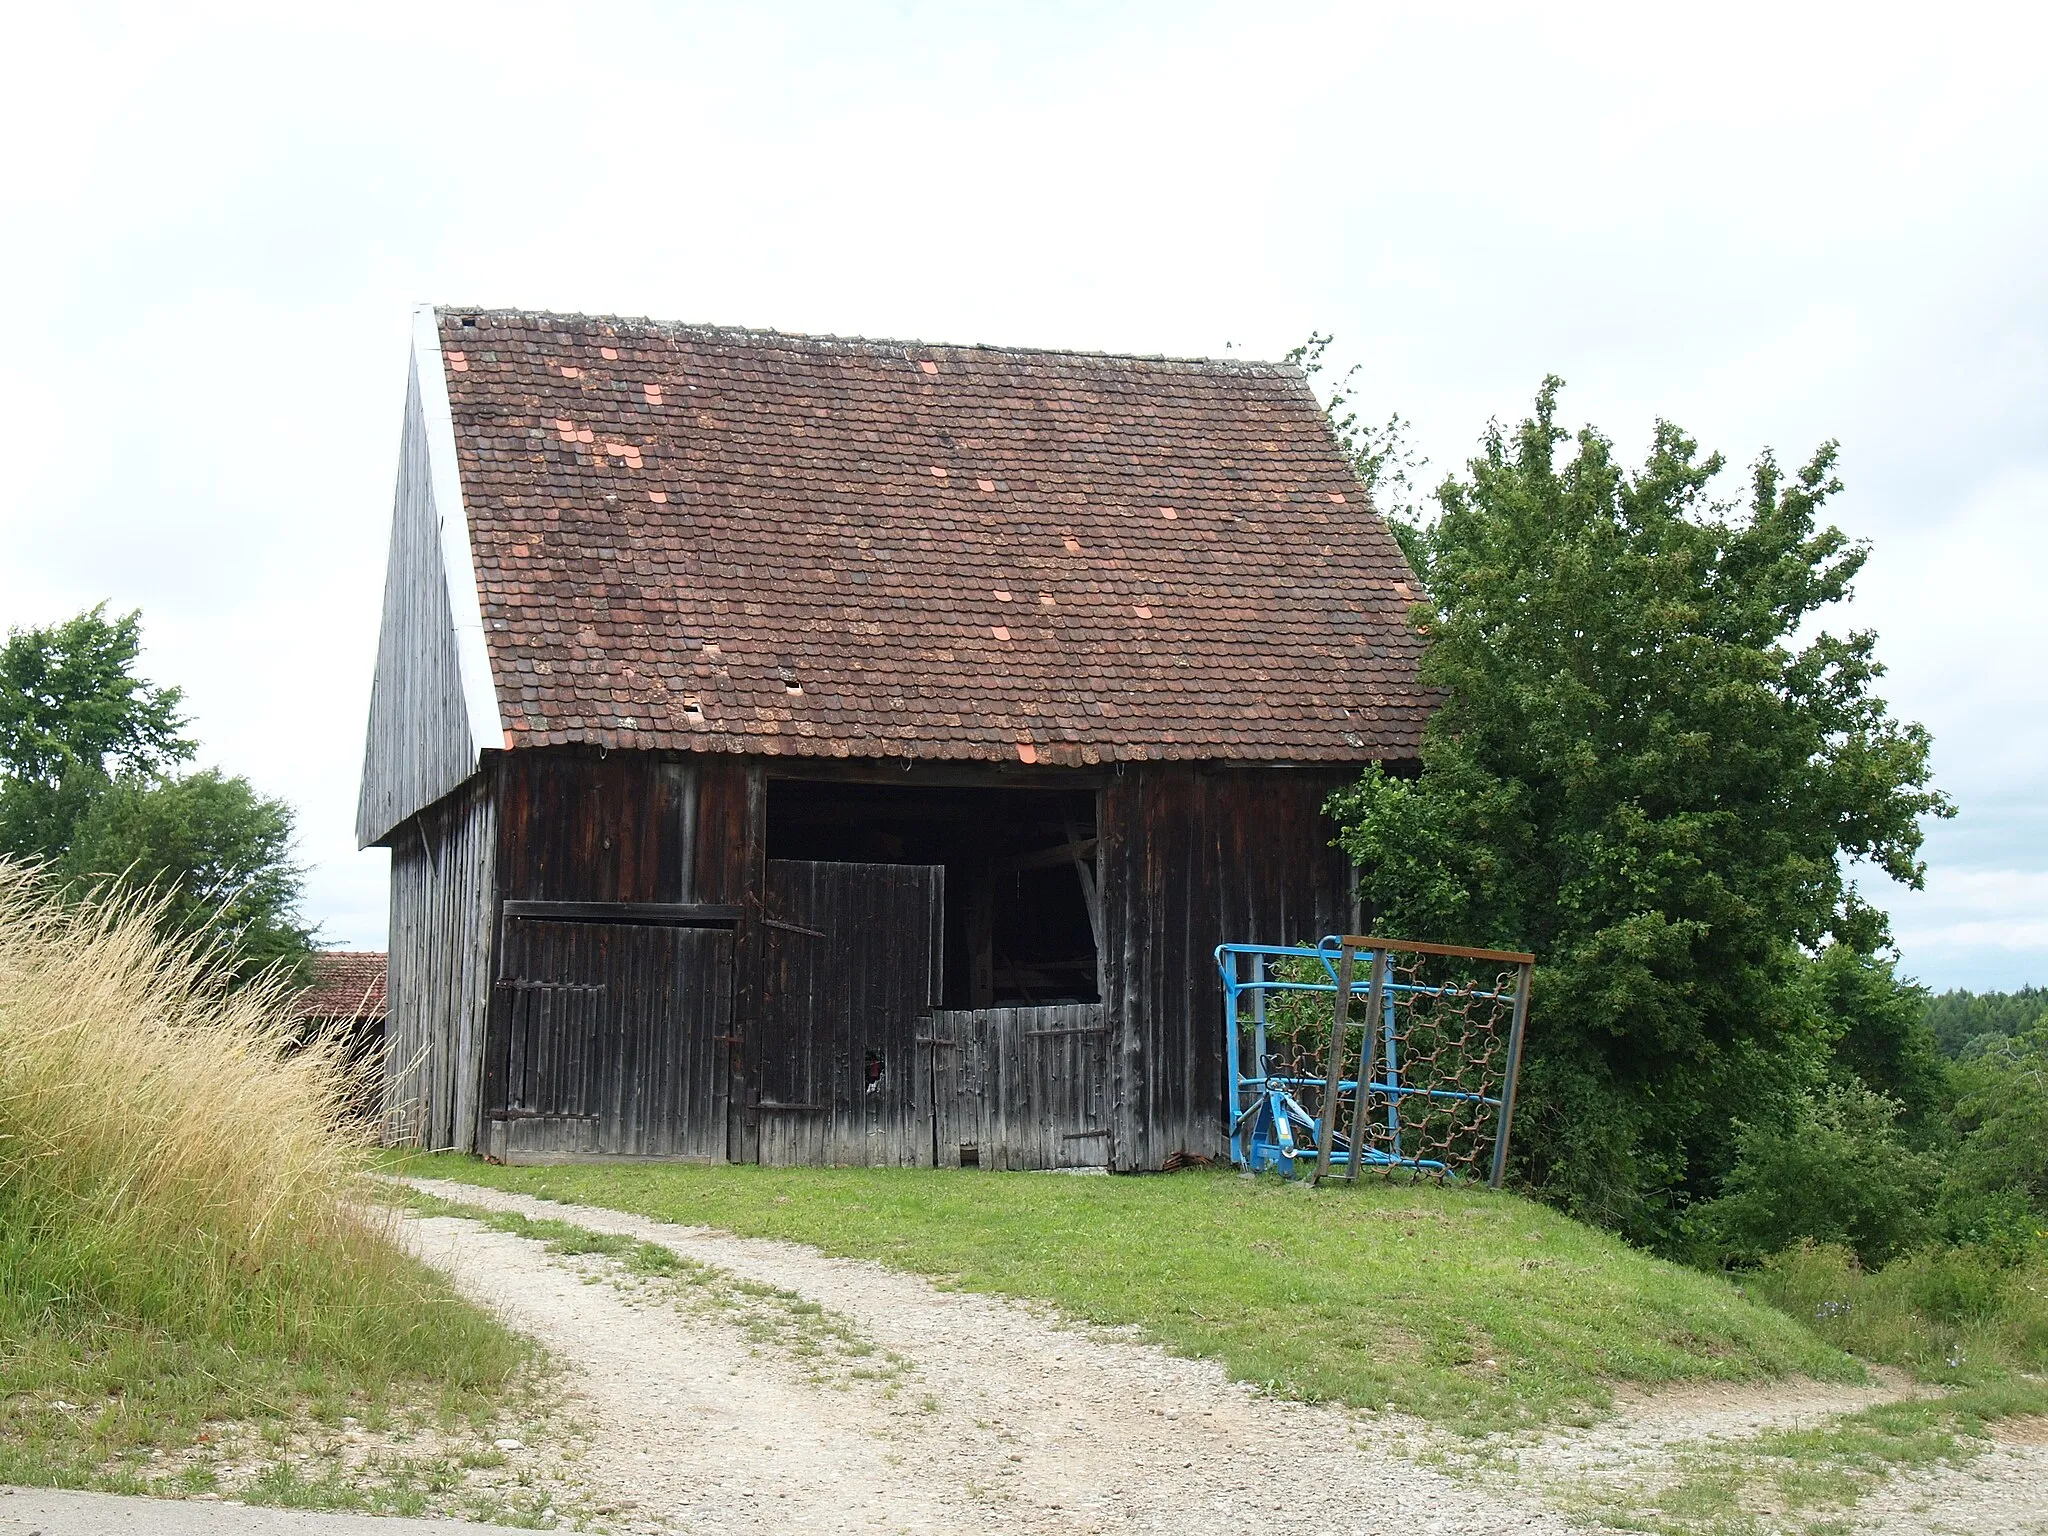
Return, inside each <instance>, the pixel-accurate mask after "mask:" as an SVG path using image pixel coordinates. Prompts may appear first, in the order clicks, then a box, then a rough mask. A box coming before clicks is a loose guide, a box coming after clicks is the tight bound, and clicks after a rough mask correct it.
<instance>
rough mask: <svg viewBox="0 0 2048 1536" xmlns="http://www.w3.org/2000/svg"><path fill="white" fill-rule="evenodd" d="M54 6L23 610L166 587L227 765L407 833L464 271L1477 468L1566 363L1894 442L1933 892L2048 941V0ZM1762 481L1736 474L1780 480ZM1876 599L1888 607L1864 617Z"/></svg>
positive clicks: (1741, 448) (2023, 955) (12, 103)
mask: <svg viewBox="0 0 2048 1536" xmlns="http://www.w3.org/2000/svg"><path fill="white" fill-rule="evenodd" d="M1450 10H1451V8H1444V7H1432V6H1415V7H1402V6H1369V5H1358V4H1353V5H1331V6H1319V5H1306V4H1304V5H1294V6H1281V5H1271V4H1268V5H1240V6H1208V7H1204V6H1199V5H1194V4H1190V3H1186V0H1177V3H1168V4H1160V5H1137V4H1132V5H1121V6H1120V5H1108V4H1101V5H1064V6H1061V5H1049V4H1036V5H1031V6H1009V7H996V6H992V5H991V6H970V5H964V4H963V5H948V6H940V5H931V6H922V5H885V4H871V5H854V4H820V5H816V6H810V7H806V6H796V5H789V6H769V5H749V6H740V5H725V6H703V7H691V6H684V5H665V6H657V7H647V8H639V7H629V6H614V7H599V6H563V5H551V6H546V7H539V8H520V7H514V6H507V5H494V6H477V7H458V6H447V7H438V6H433V5H428V4H421V3H415V4H410V5H405V6H400V7H392V8H380V7H375V6H362V5H354V6H349V7H323V8H318V9H317V10H316V8H314V7H304V6H290V7H282V6H270V7H263V8H260V9H252V10H249V11H246V12H238V11H234V10H226V9H221V10H208V9H203V8H199V7H185V8H180V9H178V10H177V11H176V12H175V13H174V12H173V11H172V10H171V8H166V7H157V6H144V7H136V8H134V9H119V8H103V9H89V8H79V9H76V10H73V9H69V8H62V7H38V8H35V10H34V11H31V10H29V8H26V7H22V8H18V9H17V10H16V11H15V12H14V13H13V14H12V15H11V17H10V20H9V28H8V30H9V43H8V47H7V49H6V51H5V57H4V59H0V133H4V138H5V142H6V143H7V144H8V145H9V153H8V155H7V156H6V159H5V163H4V166H0V221H4V222H0V230H4V232H5V238H4V240H0V282H4V284H5V287H6V290H7V291H8V292H10V293H12V294H13V295H14V296H15V297H14V300H13V302H12V303H11V305H10V314H11V316H12V318H11V319H10V320H8V321H7V322H6V324H5V330H6V332H7V336H8V338H9V339H8V341H7V344H6V345H5V347H4V348H0V421H4V422H5V424H6V428H7V431H6V436H7V438H8V440H9V441H10V442H12V444H13V445H14V446H13V448H12V450H11V457H10V458H9V460H8V464H7V466H6V472H5V475H4V478H0V624H26V623H41V622H46V621H49V620H53V619H57V618H61V617H63V616H65V615H67V614H70V613H73V612H76V611H77V610H78V609H79V608H81V607H84V606H86V605H88V604H90V603H92V602H96V601H98V600H100V599H102V598H106V599H110V600H111V601H112V603H113V604H114V606H115V607H116V608H117V609H124V610H125V609H127V608H130V607H140V608H141V609H142V611H143V615H144V620H145V626H146V630H145V633H146V638H147V641H148V645H149V650H148V655H147V658H146V669H147V671H148V672H149V674H150V675H151V676H152V677H154V678H156V679H158V680H161V681H167V682H176V683H179V684H182V685H183V686H184V687H185V688H186V690H187V692H188V696H189V701H190V705H191V711H192V715H193V718H194V722H195V726H196V729H197V732H198V734H199V736H200V737H201V739H202V741H203V743H204V759H203V760H204V761H207V762H211V763H218V764H219V765H221V766H223V767H225V768H226V769H228V770H229V771H231V772H238V773H245V774H247V775H249V776H250V778H252V779H253V780H254V781H255V782H256V783H257V784H258V785H259V786H260V787H262V788H263V789H265V790H267V791H269V792H272V793H276V794H281V795H284V796H286V797H288V798H289V799H290V800H291V801H292V802H293V803H294V804H295V805H296V806H298V807H299V811H300V816H301V824H302V831H303V850H304V854H305V857H306V858H307V859H308V860H309V861H310V863H311V864H312V866H313V875H312V881H311V898H312V899H311V910H312V913H313V915H315V916H316V917H317V918H318V919H319V920H320V921H321V922H322V923H323V924H325V926H326V931H327V936H328V938H329V939H330V940H331V941H332V942H336V943H348V944H352V945H369V946H375V945H381V944H382V943H383V937H384V879H385V874H384V856H383V855H382V854H380V853H375V852H372V853H368V854H358V853H357V852H355V850H354V840H353V837H352V835H351V829H352V825H353V817H354V806H355V787H356V776H357V772H358V770H359V767H360V764H361V756H362V741H363V724H364V718H365V714H366V711H367V707H368V695H369V680H370V668H371V662H372V658H373V655H374V648H375V638H376V623H377V616H378V604H379V595H380V592H381V587H382V579H383V564H384V553H385V539H386V536H387V531H388V523H389V518H390V508H391V494H392V484H393V477H394V474H395V471H396V465H397V448H398V428H399V417H400V411H401V407H402V405H403V378H404V367H405V360H406V347H407V317H408V312H409V308H410V306H411V305H412V304H413V303H415V302H417V301H421V300H433V301H438V302H445V303H456V304H462V303H469V304H479V305H481V304H501V305H518V306H526V307H534V308H551V309H561V310H576V311H582V312H586V313H620V314H647V315H653V316H657V317H660V318H664V319H674V320H697V321H712V322H721V323H732V324H744V325H761V326H778V327H782V328H785V329H792V330H808V331H826V332H838V333H842V334H866V335H879V336H899V337H919V338H923V339H927V340H932V341H951V342H971V341H991V342H1001V343H1010V344H1017V345H1055V346H1076V347H1086V348H1093V349H1101V350H1112V351H1139V352H1169V353H1183V354H1185V353H1197V354H1199V353H1213V352H1218V351H1221V350H1222V349H1223V348H1224V347H1225V345H1226V344H1235V345H1236V346H1238V347H1240V348H1242V349H1243V351H1244V352H1246V353H1248V354H1250V355H1255V356H1261V355H1262V356H1269V357H1270V356H1276V355H1278V354H1279V353H1281V352H1283V351H1285V350H1286V349H1287V348H1288V347H1289V346H1291V345H1293V344H1294V343H1295V342H1297V341H1299V340H1300V339H1301V338H1302V337H1303V336H1304V335H1305V334H1306V333H1307V332H1308V331H1309V329H1310V328H1311V327H1315V328H1320V329H1322V330H1326V331H1334V332H1335V333H1336V335H1337V337H1338V347H1337V351H1338V353H1339V354H1341V355H1342V357H1343V358H1344V359H1345V360H1346V361H1361V362H1363V363H1364V364H1365V365H1366V366H1365V373H1364V375H1363V380H1364V391H1363V403H1364V404H1365V406H1366V408H1367V410H1368V412H1369V413H1371V414H1373V415H1375V416H1384V414H1385V413H1386V412H1387V411H1388V410H1392V409H1398V410H1399V411H1400V412H1401V413H1402V414H1403V415H1405V416H1407V417H1409V418H1410V419H1411V420H1412V421H1413V422H1414V423H1415V427H1416V436H1417V440H1418V442H1419V445H1420V446H1421V448H1422V449H1423V451H1425V452H1426V453H1427V454H1428V455H1429V457H1430V459H1431V461H1432V469H1431V474H1432V476H1435V475H1440V474H1441V473H1443V472H1444V471H1445V470H1446V469H1449V468H1452V467H1455V466H1458V465H1460V464H1462V462H1463V460H1464V458H1465V457H1466V456H1467V455H1468V454H1469V453H1470V451H1471V449H1472V447H1473V445H1474V443H1475V442H1476V440H1477V437H1478V434H1479V432H1480V430H1481V428H1482V426H1483V425H1484V423H1485V422H1486V420H1487V418H1488V417H1490V416H1498V417H1501V418H1503V419H1513V418H1514V417H1516V416H1517V415H1519V414H1520V413H1522V412H1523V411H1524V410H1525V409H1526V407H1527V404H1528V402H1529V400H1530V397H1531V396H1532V394H1533V392H1534V390H1535V387H1536V384H1537V381H1538V380H1539V379H1540V378H1541V376H1542V375H1543V374H1544V373H1545V372H1546V371H1556V372H1558V373H1560V374H1562V375H1563V376H1564V377H1565V378H1566V380H1567V381H1568V383H1569V386H1570V387H1569V389H1568V391H1567V393H1566V396H1565V404H1566V410H1567V412H1568V414H1569V415H1570V417H1571V419H1572V420H1574V421H1579V420H1591V421H1593V422H1596V423H1598V424H1599V425H1601V426H1602V427H1603V428H1605V429H1606V430H1607V431H1608V432H1609V433H1610V434H1611V435H1613V436H1614V437H1615V438H1616V439H1617V441H1618V442H1619V444H1620V445H1621V446H1622V448H1623V449H1624V450H1625V452H1626V453H1627V454H1628V456H1629V457H1630V458H1632V459H1633V458H1635V457H1638V456H1639V455H1640V453H1641V451H1642V448H1643V446H1644V445H1645V444H1646V443H1647V440H1648V436H1649V431H1650V425H1651V422H1652V420H1653V418H1654V417H1655V416H1657V415H1659V414H1662V415H1665V416H1669V417H1671V418H1672V419H1674V420H1676V421H1678V422H1679V423H1680V424H1682V425H1683V426H1685V427H1686V428H1687V429H1688V430H1690V431H1691V432H1693V433H1694V434H1695V435H1696V436H1697V437H1699V438H1700V439H1701V440H1702V441H1703V442H1704V443H1706V444H1707V445H1709V446H1713V447H1719V448H1721V449H1723V450H1724V451H1725V452H1727V454H1728V455H1729V457H1730V459H1731V461H1733V462H1734V463H1735V464H1737V465H1740V464H1744V463H1746V462H1747V461H1748V460H1749V459H1750V458H1751V457H1753V456H1754V454H1755V453H1756V452H1757V451H1758V449H1759V448H1761V447H1764V446H1766V445H1768V446H1771V447H1773V448H1775V449H1776V450H1777V451H1778V453H1779V455H1780V457H1781V459H1783V460H1784V461H1786V462H1787V463H1788V464H1791V463H1797V462H1799V461H1801V460H1803V459H1804V457H1805V456H1806V455H1807V454H1808V453H1809V452H1810V451H1811V449H1812V448H1813V447H1814V445H1815V444H1816V443H1818V442H1819V441H1820V440H1822V439H1823V438H1827V437H1838V438H1840V439H1841V441H1842V444H1843V474H1844V478H1845V479H1846V480H1847V482H1848V486H1849V489H1848V494H1847V495H1846V496H1844V497H1843V498H1841V500H1840V501H1839V502H1838V503H1837V504H1836V506H1835V508H1834V511H1835V515H1836V517H1837V519H1838V520H1839V521H1840V522H1841V523H1842V524H1843V525H1844V526H1845V527H1846V528H1848V529H1849V530H1850V531H1851V532H1852V533H1854V534H1856V535H1858V536H1862V537H1867V538H1869V539H1871V540H1873V541H1874V542H1875V545H1876V554H1875V557H1874V558H1873V560H1872V561H1871V564H1870V567H1869V569H1868V571H1867V573H1866V574H1865V576H1864V578H1863V580H1862V582H1861V583H1860V590H1859V595H1858V598H1857V600H1856V603H1855V605H1854V609H1853V613H1852V615H1851V619H1852V621H1853V622H1855V623H1857V624H1861V625H1868V626H1871V627H1874V628H1875V629H1876V630H1877V631H1878V633H1879V635H1880V637H1881V643H1880V654H1881V655H1882V656H1883V657H1884V658H1885V659H1886V660H1887V661H1888V662H1889V663H1890V665H1891V669H1892V671H1891V676H1890V677H1889V679H1888V680H1887V689H1886V691H1887V693H1888V696H1889V697H1890V698H1891V699H1892V701H1893V702H1894V705H1895V706H1896V708H1897V710H1898V711H1899V713H1901V714H1902V715H1904V716H1906V717H1908V718H1912V719H1918V720H1921V721H1923V722H1925V723H1926V724H1927V726H1928V727H1929V728H1930V729H1931V730H1932V731H1933V733H1934V736H1935V741H1936V764H1937V769H1938V774H1939V780H1940V782H1941V784H1942V785H1943V786H1944V787H1946V788H1947V789H1948V790H1949V791H1950V792H1951V793H1953V794H1954V795H1955V796H1956V798H1957V799H1958V801H1959V802H1960V803H1961V805H1962V808H1963V814H1962V816H1961V818H1960V819H1959V820H1957V821H1955V822H1953V823H1950V824H1948V825H1946V826H1942V827H1938V828H1937V829H1935V831H1934V833H1933V835H1932V837H1931V838H1930V841H1929V857H1930V860H1931V863H1932V871H1931V873H1930V876H1929V879H1928V889H1927V891H1926V892H1925V893H1924V894H1920V895H1903V896H1901V895H1895V894H1893V893H1892V891H1891V890H1890V889H1889V888H1886V887H1883V886H1882V883H1881V882H1879V883H1878V884H1877V885H1876V886H1873V884H1872V882H1870V881H1866V882H1865V886H1866V889H1867V890H1868V891H1869V894H1871V895H1872V896H1873V897H1874V898H1876V899H1878V900H1880V901H1882V902H1884V904H1886V905H1887V906H1889V907H1890V909H1891V910H1892V911H1893V913H1894V914H1895V923H1896V928H1897V932H1898V936H1899V940H1900V945H1901V948H1902V950H1903V953H1904V955H1905V959H1906V969H1907V970H1908V971H1909V972H1911V973H1913V974H1916V975H1918V976H1919V977H1921V978H1922V979H1924V980H1926V981H1928V982H1930V983H1932V984H1935V985H1937V986H1951V985H1965V986H1971V987H1976V988H1984V987H1996V986H2012V985H2017V984H2019V983H2021V982H2025V981H2034V982H2043V981H2048V810H2044V790H2048V766H2044V764H2048V682H2044V675H2048V673H2044V666H2043V661H2044V656H2043V653H2044V650H2048V644H2044V642H2048V618H2044V610H2048V535H2044V533H2043V524H2044V520H2048V430H2044V428H2048V242H2044V238H2043V237H2044V234H2048V176H2044V171H2048V89H2044V87H2048V63H2044V59H2048V51H2044V47H2043V44H2044V42H2048V26H2044V24H2043V22H2042V21H2041V20H2039V19H2038V18H2039V15H2040V13H2039V12H2038V11H2035V10H2033V9H2032V8H2025V9H2023V8H2020V7H2016V6H2015V7H2011V8H2008V9H1998V10H1992V9H1984V10H1978V11H1971V10H1969V9H1968V8H1966V7H1927V6H1920V7H1915V8H1913V9H1912V10H1900V11H1898V12H1895V13H1885V12H1881V11H1878V10H1875V9H1873V8H1870V7H1866V6H1847V5H1844V6H1841V7H1838V8H1833V9H1830V10H1819V9H1813V10H1809V9H1804V8H1802V7H1800V6H1798V5H1791V4H1772V5H1767V6H1756V7H1749V8H1745V7H1738V6H1730V5H1725V4H1724V5H1720V6H1714V7H1698V6H1694V7H1683V8H1679V7H1652V6H1642V5H1634V6H1628V7H1624V8H1618V9H1614V10H1602V9H1592V8H1585V7H1577V8H1574V7H1562V8H1560V7H1540V8H1539V7H1535V6H1528V7H1500V8H1493V9H1486V8H1481V7H1473V6H1466V7H1459V8H1456V11H1455V15H1452V14H1449V12H1450ZM1729 489H1730V492H1731V493H1732V492H1733V491H1734V490H1736V489H1737V487H1736V486H1735V485H1734V484H1732V483H1731V485H1730V487H1729ZM1838 622H1839V621H1838Z"/></svg>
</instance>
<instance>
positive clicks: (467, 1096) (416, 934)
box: [384, 778, 497, 1152]
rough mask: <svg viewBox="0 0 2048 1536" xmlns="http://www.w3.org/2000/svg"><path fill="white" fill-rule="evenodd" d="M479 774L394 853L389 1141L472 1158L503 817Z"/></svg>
mask: <svg viewBox="0 0 2048 1536" xmlns="http://www.w3.org/2000/svg"><path fill="white" fill-rule="evenodd" d="M495 804H496V802H495V800H494V798H493V796H492V794H491V793H490V786H489V784H488V783H487V782H486V780H484V779H483V778H477V779H474V780H472V781H471V782H470V783H469V784H468V785H467V786H465V787H464V788H463V789H461V790H460V791H458V792H457V793H456V794H454V795H452V796H450V797H449V798H448V799H447V800H446V801H444V802H443V803H441V804H440V805H436V806H432V807H430V808H428V809H427V810H426V811H424V812H422V813H421V814H419V815H418V816H416V817H414V818H413V819H412V820H410V821H408V822H407V823H406V825H405V826H404V827H403V828H402V829H401V831H400V834H399V835H398V836H397V837H396V839H395V840H394V841H393V844H392V849H391V939H390V951H391V958H390V966H391V973H390V984H389V987H390V992H389V995H390V1001H389V1005H388V1006H389V1010H390V1011H389V1014H388V1018H387V1022H386V1025H385V1040H386V1042H387V1044H386V1052H387V1054H386V1058H385V1082H384V1110H385V1117H386V1119H385V1123H386V1127H387V1134H389V1135H391V1136H392V1137H393V1139H397V1140H408V1141H415V1140H416V1141H418V1142H419V1143H420V1144H421V1145H424V1146H428V1147H436V1148H440V1147H454V1148H456V1149H457V1150H459V1151H463V1152H469V1151H474V1150H475V1145H476V1126H477V1110H478V1102H479V1092H480V1088H481V1081H480V1079H481V1066H482V1058H483V1042H484V1028H485V1020H486V1018H487V1017H488V1012H489V1006H490V992H491V986H490V983H491V937H492V934H491V926H492V915H493V912H494V910H495V883H496V881H495V876H496V854H497V821H496V815H495Z"/></svg>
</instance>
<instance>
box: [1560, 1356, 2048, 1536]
mask: <svg viewBox="0 0 2048 1536" xmlns="http://www.w3.org/2000/svg"><path fill="white" fill-rule="evenodd" d="M2044 1406H2048V1391H2044V1389H2043V1388H2042V1386H2041V1384H2039V1383H2033V1382H2022V1381H2008V1382H2004V1383H1998V1384H1989V1385H1981V1386H1974V1387H1966V1388H1962V1389H1960V1390H1958V1391H1955V1392H1951V1393H1946V1394H1943V1395H1940V1396H1933V1397H1920V1398H1911V1399H1907V1400H1904V1401H1900V1402H1892V1403H1880V1404H1878V1405H1877V1406H1875V1407H1872V1408H1866V1409H1863V1410H1862V1411H1861V1412H1858V1413H1845V1414H1837V1415H1835V1416H1833V1417H1831V1418H1829V1419H1827V1420H1826V1421H1824V1422H1823V1423H1820V1424H1816V1425H1812V1426H1807V1427H1802V1428H1798V1429H1785V1430H1773V1431H1769V1432H1766V1433H1764V1434H1760V1435H1756V1436H1753V1437H1751V1438H1749V1439H1746V1440H1733V1441H1714V1442H1711V1443H1709V1444H1705V1445H1702V1446H1699V1447H1696V1448H1693V1449H1688V1450H1681V1451H1680V1452H1678V1453H1677V1456H1676V1458H1675V1465H1674V1466H1672V1467H1668V1468H1663V1469H1658V1470H1656V1471H1655V1472H1638V1473H1637V1474H1635V1475H1632V1476H1625V1477H1621V1478H1614V1479H1597V1478H1578V1479H1574V1480H1572V1481H1571V1482H1570V1483H1569V1484H1567V1485H1563V1486H1559V1487H1557V1488H1554V1489H1553V1490H1552V1492H1553V1495H1554V1497H1555V1498H1556V1501H1557V1502H1558V1504H1559V1505H1560V1506H1561V1507H1562V1508H1564V1509H1565V1510H1566V1511H1568V1512H1569V1513H1571V1514H1574V1515H1578V1516H1580V1517H1582V1518H1585V1519H1588V1520H1592V1521H1596V1522H1598V1523H1599V1524H1601V1525H1603V1526H1607V1527H1611V1528H1614V1529H1618V1530H1635V1531H1650V1532H1655V1533H1657V1536H1764V1533H1766V1532H1777V1531H1800V1532H1808V1533H1812V1536H1821V1533H1824V1532H1827V1533H1832V1532H1838V1531H1846V1530H1848V1529H1850V1526H1849V1525H1848V1524H1847V1523H1845V1521H1844V1519H1843V1517H1844V1515H1845V1514H1846V1513H1847V1512H1848V1511H1850V1510H1852V1509H1853V1508H1854V1507H1855V1505H1856V1503H1857V1501H1858V1500H1860V1499H1861V1498H1863V1496H1864V1495H1865V1494H1867V1493H1869V1492H1871V1491H1872V1490H1873V1489H1875V1488H1876V1487H1877V1486H1878V1485H1879V1484H1880V1483H1882V1482H1883V1481H1884V1480H1885V1479H1886V1478H1887V1477H1889V1476H1891V1475H1892V1474H1893V1473H1895V1472H1900V1471H1908V1470H1919V1469H1930V1468H1934V1467H1937V1466H1942V1465H1946V1466H1959V1465H1961V1464H1963V1463H1965V1462H1967V1461H1970V1460H1971V1459H1972V1458H1974V1457H1976V1456H1978V1455H1980V1454H1982V1452H1983V1451H1984V1450H1985V1448H1986V1446H1987V1445H1988V1443H1989V1441H1988V1439H1987V1433H1988V1430H1987V1426H1988V1425H1989V1424H1990V1423H1991V1422H1992V1421H1994V1420H1996V1419H2001V1418H2006V1417H2010V1416H2012V1415H2015V1414H2031V1413H2039V1412H2041V1411H2042V1409H2043V1407H2044Z"/></svg>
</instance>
